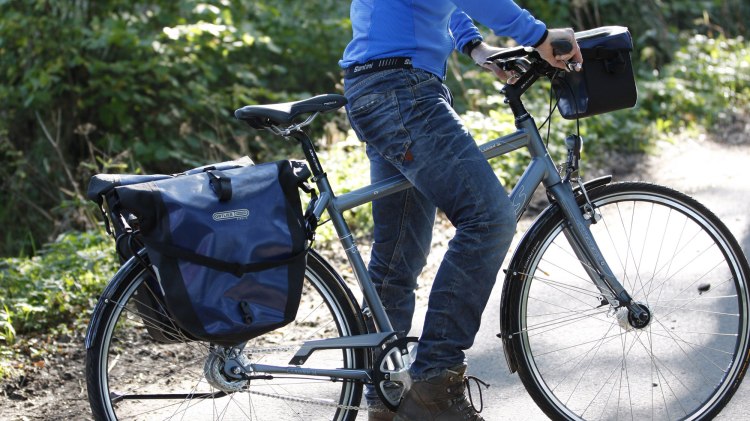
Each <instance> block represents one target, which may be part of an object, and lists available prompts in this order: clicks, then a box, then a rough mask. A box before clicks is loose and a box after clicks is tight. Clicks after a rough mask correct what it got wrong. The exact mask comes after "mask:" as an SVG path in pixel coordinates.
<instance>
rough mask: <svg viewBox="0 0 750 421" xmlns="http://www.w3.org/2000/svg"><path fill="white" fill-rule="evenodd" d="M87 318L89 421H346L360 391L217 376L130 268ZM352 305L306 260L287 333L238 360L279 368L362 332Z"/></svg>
mask: <svg viewBox="0 0 750 421" xmlns="http://www.w3.org/2000/svg"><path fill="white" fill-rule="evenodd" d="M115 276H116V277H115V279H114V280H113V283H112V286H113V287H116V288H114V290H113V291H109V290H108V291H107V292H106V293H105V295H104V296H103V298H102V299H101V300H100V303H99V305H97V308H96V310H95V314H94V316H93V318H92V319H93V320H94V321H95V323H92V324H91V326H90V332H89V338H90V339H89V340H87V342H88V343H87V345H88V350H87V355H86V380H87V386H88V394H89V401H90V403H91V409H92V411H93V413H94V417H95V419H97V420H131V419H132V420H162V419H179V420H225V419H226V420H229V419H231V420H239V419H242V420H245V419H247V420H258V419H262V420H297V419H299V420H332V419H333V420H353V419H354V418H355V417H356V415H357V411H356V407H357V406H358V405H359V402H360V399H361V394H362V384H360V383H358V382H354V381H340V380H339V381H332V379H330V378H320V377H306V376H293V375H278V374H274V375H264V373H260V372H254V373H253V375H254V377H253V379H251V380H249V381H238V380H232V379H230V378H227V377H226V376H225V375H224V371H223V363H224V360H223V359H222V358H221V354H220V353H218V352H217V347H215V346H212V345H211V344H208V343H205V342H199V341H194V340H190V339H189V338H188V337H186V336H185V334H184V332H182V331H181V330H180V329H178V328H176V326H175V324H174V323H173V322H172V320H171V319H169V318H168V317H166V316H165V315H164V313H163V311H161V309H160V308H158V302H159V301H158V298H157V296H156V295H155V294H154V291H153V288H152V285H154V284H152V283H150V282H149V280H150V279H151V278H150V275H149V273H148V272H147V271H145V270H144V269H143V267H142V266H140V265H139V264H137V263H135V261H134V260H133V259H131V261H130V262H128V263H126V264H125V266H124V267H123V268H122V269H121V270H120V272H118V274H117V275H115ZM358 309H359V306H358V305H357V304H356V302H355V300H354V298H353V297H352V296H351V293H350V292H349V290H348V289H347V288H346V287H345V286H344V284H343V281H342V280H341V279H340V278H339V277H338V275H337V274H336V272H335V271H334V270H333V269H332V268H331V267H330V266H329V265H328V264H327V263H325V261H324V260H323V259H322V258H321V257H320V256H319V255H317V254H316V253H314V252H311V253H310V255H309V256H308V258H307V268H306V271H305V281H304V286H303V291H302V301H301V303H300V306H299V310H298V312H297V318H296V319H295V321H294V322H292V323H291V324H289V325H287V326H285V327H283V328H280V329H278V330H275V331H272V332H269V333H267V334H265V335H262V336H260V337H258V338H255V339H253V340H251V341H250V342H248V343H247V345H246V347H245V348H244V351H243V354H244V361H245V362H246V363H255V364H262V365H274V366H282V367H285V366H286V365H287V364H288V363H289V360H290V359H291V357H292V356H293V355H294V353H295V351H297V349H298V348H299V346H300V345H301V344H302V343H303V342H304V341H308V340H313V339H326V338H335V337H340V336H350V335H358V334H362V333H365V330H364V329H365V328H364V323H363V321H362V318H361V316H360V314H359V311H358ZM364 357H365V356H364V353H363V352H362V351H361V350H352V349H345V350H341V349H332V350H319V351H316V352H314V353H313V354H312V355H311V356H310V358H309V359H308V360H307V361H306V362H305V365H304V366H305V367H314V368H322V369H337V368H348V369H363V368H364V365H365V361H364Z"/></svg>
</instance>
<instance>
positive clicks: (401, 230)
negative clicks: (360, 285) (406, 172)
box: [381, 189, 413, 289]
mask: <svg viewBox="0 0 750 421" xmlns="http://www.w3.org/2000/svg"><path fill="white" fill-rule="evenodd" d="M405 193H406V198H405V200H404V208H403V211H402V212H401V223H400V224H399V227H398V237H397V238H396V245H395V247H393V254H392V255H391V260H390V261H389V262H388V270H387V271H386V273H385V275H384V276H383V282H382V284H381V285H382V287H381V288H383V289H385V288H386V287H388V285H389V284H390V282H389V281H388V277H389V276H390V275H391V273H392V272H393V262H394V260H398V258H399V257H398V256H399V255H400V254H401V247H402V244H403V239H404V233H405V232H406V227H405V226H404V224H405V223H406V214H407V213H408V212H409V211H410V210H411V206H412V199H411V195H412V194H413V192H412V191H411V189H408V190H406V192H405Z"/></svg>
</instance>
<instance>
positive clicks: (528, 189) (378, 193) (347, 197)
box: [316, 115, 629, 332]
mask: <svg viewBox="0 0 750 421" xmlns="http://www.w3.org/2000/svg"><path fill="white" fill-rule="evenodd" d="M517 126H518V130H517V131H516V132H514V133H511V134H508V135H505V136H502V137H499V138H497V139H495V140H492V141H490V142H487V143H485V144H482V145H480V146H479V150H480V151H481V152H482V153H483V154H484V156H485V157H486V158H487V159H491V158H495V157H498V156H501V155H505V154H507V153H510V152H512V151H514V150H517V149H521V148H526V149H528V151H529V153H530V155H531V162H530V163H529V165H528V167H527V168H526V170H525V171H524V173H523V175H522V176H521V177H520V178H519V180H518V183H517V184H516V185H515V186H514V188H513V190H512V191H511V193H510V201H511V203H512V205H513V210H514V212H515V215H516V219H520V217H521V215H523V213H524V211H525V210H526V209H527V207H528V205H529V202H530V201H531V198H532V194H533V193H534V191H535V190H536V188H537V187H538V186H539V184H544V185H545V187H546V188H547V189H548V191H549V192H550V194H551V195H552V196H553V197H554V198H555V200H556V201H557V203H558V205H559V206H560V207H561V208H562V210H563V213H564V214H565V216H566V218H567V219H568V221H569V225H568V228H569V230H570V236H569V239H570V240H571V246H572V247H573V249H574V251H575V252H576V254H577V255H578V257H579V258H580V259H581V261H582V262H589V266H588V269H589V274H590V275H591V278H592V281H593V282H594V283H595V284H596V286H597V288H598V289H599V290H600V291H601V293H602V294H603V295H604V297H605V298H607V299H608V300H610V302H614V301H612V300H614V299H617V300H620V301H622V299H623V298H624V297H627V293H626V292H625V291H624V289H623V287H622V285H621V284H620V283H619V282H618V281H617V279H616V278H615V277H614V275H613V274H612V271H611V270H610V268H609V266H608V265H607V263H606V262H605V261H604V259H603V258H602V253H601V251H600V250H599V248H598V246H597V245H596V241H594V238H593V236H592V235H591V232H590V231H589V229H588V224H589V222H588V221H586V220H585V219H584V218H583V215H582V214H581V212H580V209H579V207H578V205H577V203H576V201H575V195H574V194H573V190H572V188H571V186H570V183H569V182H563V180H562V179H561V177H560V175H559V174H558V172H557V167H556V166H555V164H554V162H553V161H552V159H551V157H550V156H549V153H548V152H547V149H546V147H545V146H544V142H543V140H542V138H541V136H540V134H539V131H538V130H537V128H536V126H535V123H534V120H533V118H531V117H530V116H528V115H526V116H524V117H523V118H521V119H520V120H518V121H517ZM316 183H317V184H318V188H319V189H320V191H321V193H322V194H321V198H322V200H325V203H323V204H322V206H320V208H321V210H320V213H322V209H323V208H325V209H326V210H328V214H329V215H330V217H331V222H332V224H333V226H334V227H335V229H336V232H337V233H338V235H339V240H340V241H341V244H342V245H343V246H344V249H345V250H346V253H347V257H348V259H349V263H350V264H351V267H352V270H353V271H354V274H355V277H356V279H357V282H358V283H359V286H360V288H361V289H362V293H363V295H364V299H365V302H366V303H367V304H368V306H369V307H370V310H371V311H372V314H373V319H374V321H375V325H376V326H377V328H378V331H380V332H388V331H392V329H393V328H392V326H391V324H390V322H389V321H388V317H387V316H386V314H385V311H384V310H383V309H382V303H381V302H380V299H379V297H378V296H377V292H376V291H375V288H374V286H373V284H372V282H371V280H370V277H369V274H368V273H367V267H366V265H365V264H364V261H363V260H362V256H361V255H360V253H359V251H358V250H357V247H356V244H355V242H354V238H353V235H352V233H351V230H350V229H349V227H348V225H347V224H346V221H345V220H344V218H343V215H342V213H343V212H345V211H347V210H350V209H352V208H355V207H357V206H360V205H363V204H365V203H368V202H371V201H373V200H375V199H377V198H379V197H384V196H387V195H389V194H393V193H396V192H399V191H402V190H406V189H408V188H410V187H412V185H411V183H410V182H409V181H408V180H406V178H405V177H403V176H400V175H399V176H395V177H391V178H388V179H386V180H382V181H380V182H377V183H373V184H371V185H369V186H365V187H362V188H359V189H356V190H353V191H351V192H348V193H344V194H342V195H340V196H336V195H335V194H334V193H333V191H332V189H331V186H330V183H329V182H328V180H327V178H326V177H325V175H323V177H318V179H317V180H316ZM316 216H318V217H320V215H319V214H317V215H316ZM584 266H586V264H585V263H584ZM623 294H624V295H623ZM625 304H629V303H628V302H626V303H625Z"/></svg>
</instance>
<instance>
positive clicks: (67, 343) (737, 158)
mask: <svg viewBox="0 0 750 421" xmlns="http://www.w3.org/2000/svg"><path fill="white" fill-rule="evenodd" d="M743 163H744V165H745V166H747V165H748V164H750V124H747V125H740V126H738V127H736V128H734V130H731V131H728V132H727V134H726V135H722V136H718V137H717V138H716V139H708V138H705V137H704V138H698V139H681V140H679V141H677V142H675V143H673V144H663V145H659V149H658V152H656V153H654V154H653V155H649V156H631V155H625V156H623V155H617V156H614V155H613V156H612V157H610V158H608V159H607V165H604V166H603V167H601V168H596V169H592V170H589V172H588V173H587V177H586V178H587V179H591V178H593V177H595V176H597V175H600V174H604V173H609V172H614V175H615V178H616V179H617V180H625V179H629V178H630V179H639V180H646V181H656V182H660V183H663V184H668V185H670V186H672V187H675V188H677V189H678V190H683V191H685V192H686V193H688V194H696V193H700V192H699V191H696V189H697V188H696V187H695V186H696V185H697V184H696V183H693V182H691V177H696V178H698V179H700V180H701V183H700V185H703V186H705V185H715V186H721V185H722V184H724V183H727V182H730V183H743V184H748V183H747V181H746V180H740V179H737V178H736V177H734V176H733V168H737V167H736V166H737V165H743ZM584 165H585V163H584ZM712 180H713V182H712ZM697 197H699V199H700V197H701V196H700V194H698V196H697ZM701 200H702V199H701ZM708 200H712V199H708ZM743 200H744V202H745V203H747V202H748V201H750V199H749V198H748V197H745V198H743ZM721 202H722V200H716V201H715V203H706V204H707V205H708V206H709V207H710V208H714V207H715V206H720V205H721ZM743 209H744V210H745V211H746V209H747V207H746V206H745V207H744V208H743ZM719 214H721V213H720V212H719ZM730 222H731V221H727V224H728V225H730V229H732V231H734V233H735V235H736V236H737V237H738V240H739V241H740V242H741V243H742V244H743V247H744V248H745V250H746V252H747V248H748V244H747V243H748V242H750V240H748V234H747V227H735V228H733V227H732V226H731V223H730ZM438 223H439V224H440V225H439V227H438V228H437V229H436V230H435V239H434V251H435V252H433V253H432V254H431V256H430V259H429V261H428V265H429V267H428V268H427V269H426V273H425V274H423V276H424V277H429V276H430V275H431V274H432V273H434V271H435V269H436V266H437V264H438V263H439V261H440V257H441V256H442V254H443V253H442V252H441V251H444V249H445V247H446V244H447V240H448V238H449V236H450V235H451V233H452V229H451V228H450V226H449V224H448V223H447V222H446V221H445V220H440V221H439V222H438ZM738 231H741V232H738ZM360 251H361V252H362V253H363V255H368V254H369V247H367V246H366V245H364V244H362V245H361V246H360ZM335 260H336V261H337V263H339V264H340V263H341V260H342V259H341V258H337V259H335ZM346 272H347V271H343V274H344V276H345V277H346ZM418 295H419V296H420V297H421V299H424V297H426V295H427V288H426V287H423V288H420V290H419V294H418ZM58 349H59V350H58V352H57V353H56V354H55V355H52V356H50V357H49V358H48V359H47V361H45V364H44V365H43V366H42V365H40V366H38V367H35V368H34V370H33V371H32V372H28V373H26V374H25V375H23V376H19V377H16V378H11V379H7V380H5V381H4V382H3V383H2V384H0V420H9V421H10V420H13V421H16V420H62V419H67V420H87V419H91V415H90V411H89V407H88V401H87V397H86V385H85V375H84V368H83V365H84V358H85V350H84V347H83V338H82V337H80V336H77V337H68V338H62V340H61V342H60V343H59V344H58Z"/></svg>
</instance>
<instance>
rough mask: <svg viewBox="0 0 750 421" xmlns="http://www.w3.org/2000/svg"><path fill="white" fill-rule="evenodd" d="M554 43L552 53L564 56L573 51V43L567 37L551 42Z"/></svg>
mask: <svg viewBox="0 0 750 421" xmlns="http://www.w3.org/2000/svg"><path fill="white" fill-rule="evenodd" d="M550 45H552V54H554V55H555V56H562V55H565V54H568V53H569V52H571V51H573V44H571V43H570V41H568V40H567V39H555V40H552V41H551V42H550Z"/></svg>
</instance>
